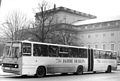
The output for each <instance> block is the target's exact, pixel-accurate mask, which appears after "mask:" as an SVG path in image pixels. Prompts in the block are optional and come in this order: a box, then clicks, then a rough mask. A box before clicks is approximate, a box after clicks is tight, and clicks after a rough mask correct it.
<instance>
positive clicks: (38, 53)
mask: <svg viewBox="0 0 120 81" xmlns="http://www.w3.org/2000/svg"><path fill="white" fill-rule="evenodd" d="M33 56H41V45H39V44H34V45H33Z"/></svg>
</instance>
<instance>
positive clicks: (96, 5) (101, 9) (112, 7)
mask: <svg viewBox="0 0 120 81" xmlns="http://www.w3.org/2000/svg"><path fill="white" fill-rule="evenodd" d="M38 1H42V0H2V4H1V8H0V21H2V20H4V19H5V16H6V15H7V14H9V13H10V12H12V11H13V10H20V11H21V12H23V13H25V14H26V15H27V16H28V17H29V18H34V13H33V8H35V7H37V3H38ZM46 1H48V2H50V4H54V3H55V4H56V6H57V7H59V6H63V7H67V8H70V9H73V10H77V11H80V12H84V13H88V14H92V15H95V16H97V17H109V16H110V17H111V16H120V0H46Z"/></svg>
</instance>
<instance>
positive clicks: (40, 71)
mask: <svg viewBox="0 0 120 81" xmlns="http://www.w3.org/2000/svg"><path fill="white" fill-rule="evenodd" d="M45 75H46V70H45V67H42V66H40V67H38V68H37V72H36V76H37V77H39V78H41V77H44V76H45Z"/></svg>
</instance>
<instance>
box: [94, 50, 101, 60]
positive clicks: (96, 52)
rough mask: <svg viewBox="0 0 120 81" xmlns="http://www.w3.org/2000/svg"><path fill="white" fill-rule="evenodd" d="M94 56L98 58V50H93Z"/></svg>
mask: <svg viewBox="0 0 120 81" xmlns="http://www.w3.org/2000/svg"><path fill="white" fill-rule="evenodd" d="M94 57H95V58H100V55H99V50H94Z"/></svg>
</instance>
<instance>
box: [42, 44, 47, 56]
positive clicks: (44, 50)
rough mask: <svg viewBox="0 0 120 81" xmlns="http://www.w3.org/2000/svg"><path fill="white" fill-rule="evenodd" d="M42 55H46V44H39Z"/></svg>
mask: <svg viewBox="0 0 120 81" xmlns="http://www.w3.org/2000/svg"><path fill="white" fill-rule="evenodd" d="M41 54H42V56H48V45H41Z"/></svg>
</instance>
